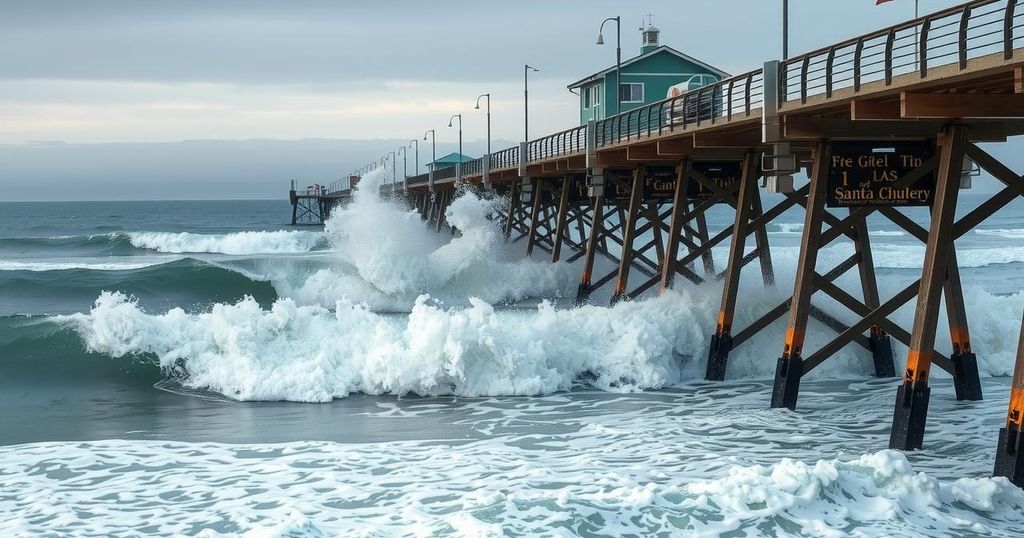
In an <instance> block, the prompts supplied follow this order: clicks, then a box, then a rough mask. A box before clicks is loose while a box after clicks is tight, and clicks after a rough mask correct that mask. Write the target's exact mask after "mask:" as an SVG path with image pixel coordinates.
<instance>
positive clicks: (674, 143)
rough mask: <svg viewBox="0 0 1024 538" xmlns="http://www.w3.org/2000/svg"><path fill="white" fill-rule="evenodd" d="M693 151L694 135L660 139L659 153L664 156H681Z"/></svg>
mask: <svg viewBox="0 0 1024 538" xmlns="http://www.w3.org/2000/svg"><path fill="white" fill-rule="evenodd" d="M691 153H693V137H692V136H688V137H685V138H674V139H672V140H659V141H658V154H659V155H661V156H662V157H681V156H684V155H689V154H691Z"/></svg>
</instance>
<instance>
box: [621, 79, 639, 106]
mask: <svg viewBox="0 0 1024 538" xmlns="http://www.w3.org/2000/svg"><path fill="white" fill-rule="evenodd" d="M619 100H620V101H622V102H623V103H643V102H644V85H643V83H641V82H626V83H623V84H619Z"/></svg>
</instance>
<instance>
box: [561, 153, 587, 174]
mask: <svg viewBox="0 0 1024 538" xmlns="http://www.w3.org/2000/svg"><path fill="white" fill-rule="evenodd" d="M565 163H566V168H565V169H566V170H574V171H575V170H586V169H587V157H586V156H585V155H578V156H576V157H569V158H568V159H566V161H565Z"/></svg>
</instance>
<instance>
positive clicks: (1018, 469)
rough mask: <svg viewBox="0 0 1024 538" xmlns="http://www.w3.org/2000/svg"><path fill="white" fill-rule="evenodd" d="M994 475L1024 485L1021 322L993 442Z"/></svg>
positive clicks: (1023, 331)
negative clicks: (1003, 409)
mask: <svg viewBox="0 0 1024 538" xmlns="http://www.w3.org/2000/svg"><path fill="white" fill-rule="evenodd" d="M992 474H994V475H995V476H1005V477H1006V478H1009V479H1010V482H1013V483H1014V484H1016V485H1018V486H1020V487H1024V325H1022V326H1021V333H1020V338H1019V340H1018V342H1017V361H1016V363H1015V364H1014V367H1013V382H1012V383H1011V384H1010V404H1009V408H1008V409H1007V411H1006V426H1005V427H1003V428H1000V429H999V441H998V444H997V445H996V463H995V468H994V469H993V471H992Z"/></svg>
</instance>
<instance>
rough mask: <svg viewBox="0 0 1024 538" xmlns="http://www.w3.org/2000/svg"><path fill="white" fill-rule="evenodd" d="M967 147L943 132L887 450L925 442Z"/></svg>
mask: <svg viewBox="0 0 1024 538" xmlns="http://www.w3.org/2000/svg"><path fill="white" fill-rule="evenodd" d="M966 146H967V131H966V129H965V128H964V127H962V126H959V125H954V126H952V127H949V128H947V129H946V130H945V131H944V132H943V134H942V138H941V147H940V150H939V152H940V155H939V169H938V173H937V177H936V185H935V201H934V203H933V205H932V222H931V228H930V229H929V232H928V243H927V245H925V255H924V268H923V271H922V275H921V284H920V288H919V291H918V297H917V309H916V311H915V314H914V325H913V331H912V332H911V337H910V350H909V352H908V354H907V369H906V372H905V373H904V376H903V384H902V385H901V386H900V388H899V389H898V390H897V392H896V404H895V409H894V411H893V418H892V430H891V432H890V436H889V448H896V449H901V450H915V449H920V448H921V446H922V443H923V441H924V428H925V422H926V420H927V416H928V401H929V398H930V395H931V389H930V388H929V387H928V374H929V373H930V371H931V365H932V354H933V349H932V348H933V347H934V344H935V326H936V324H937V322H938V316H939V306H940V302H941V298H942V289H943V283H944V281H945V280H946V278H945V277H946V269H947V267H948V264H949V260H950V254H951V252H952V246H953V239H954V238H955V237H954V235H953V227H954V226H953V225H954V216H955V212H956V201H957V194H958V191H959V188H960V174H961V169H962V167H963V161H964V156H965V151H966Z"/></svg>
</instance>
